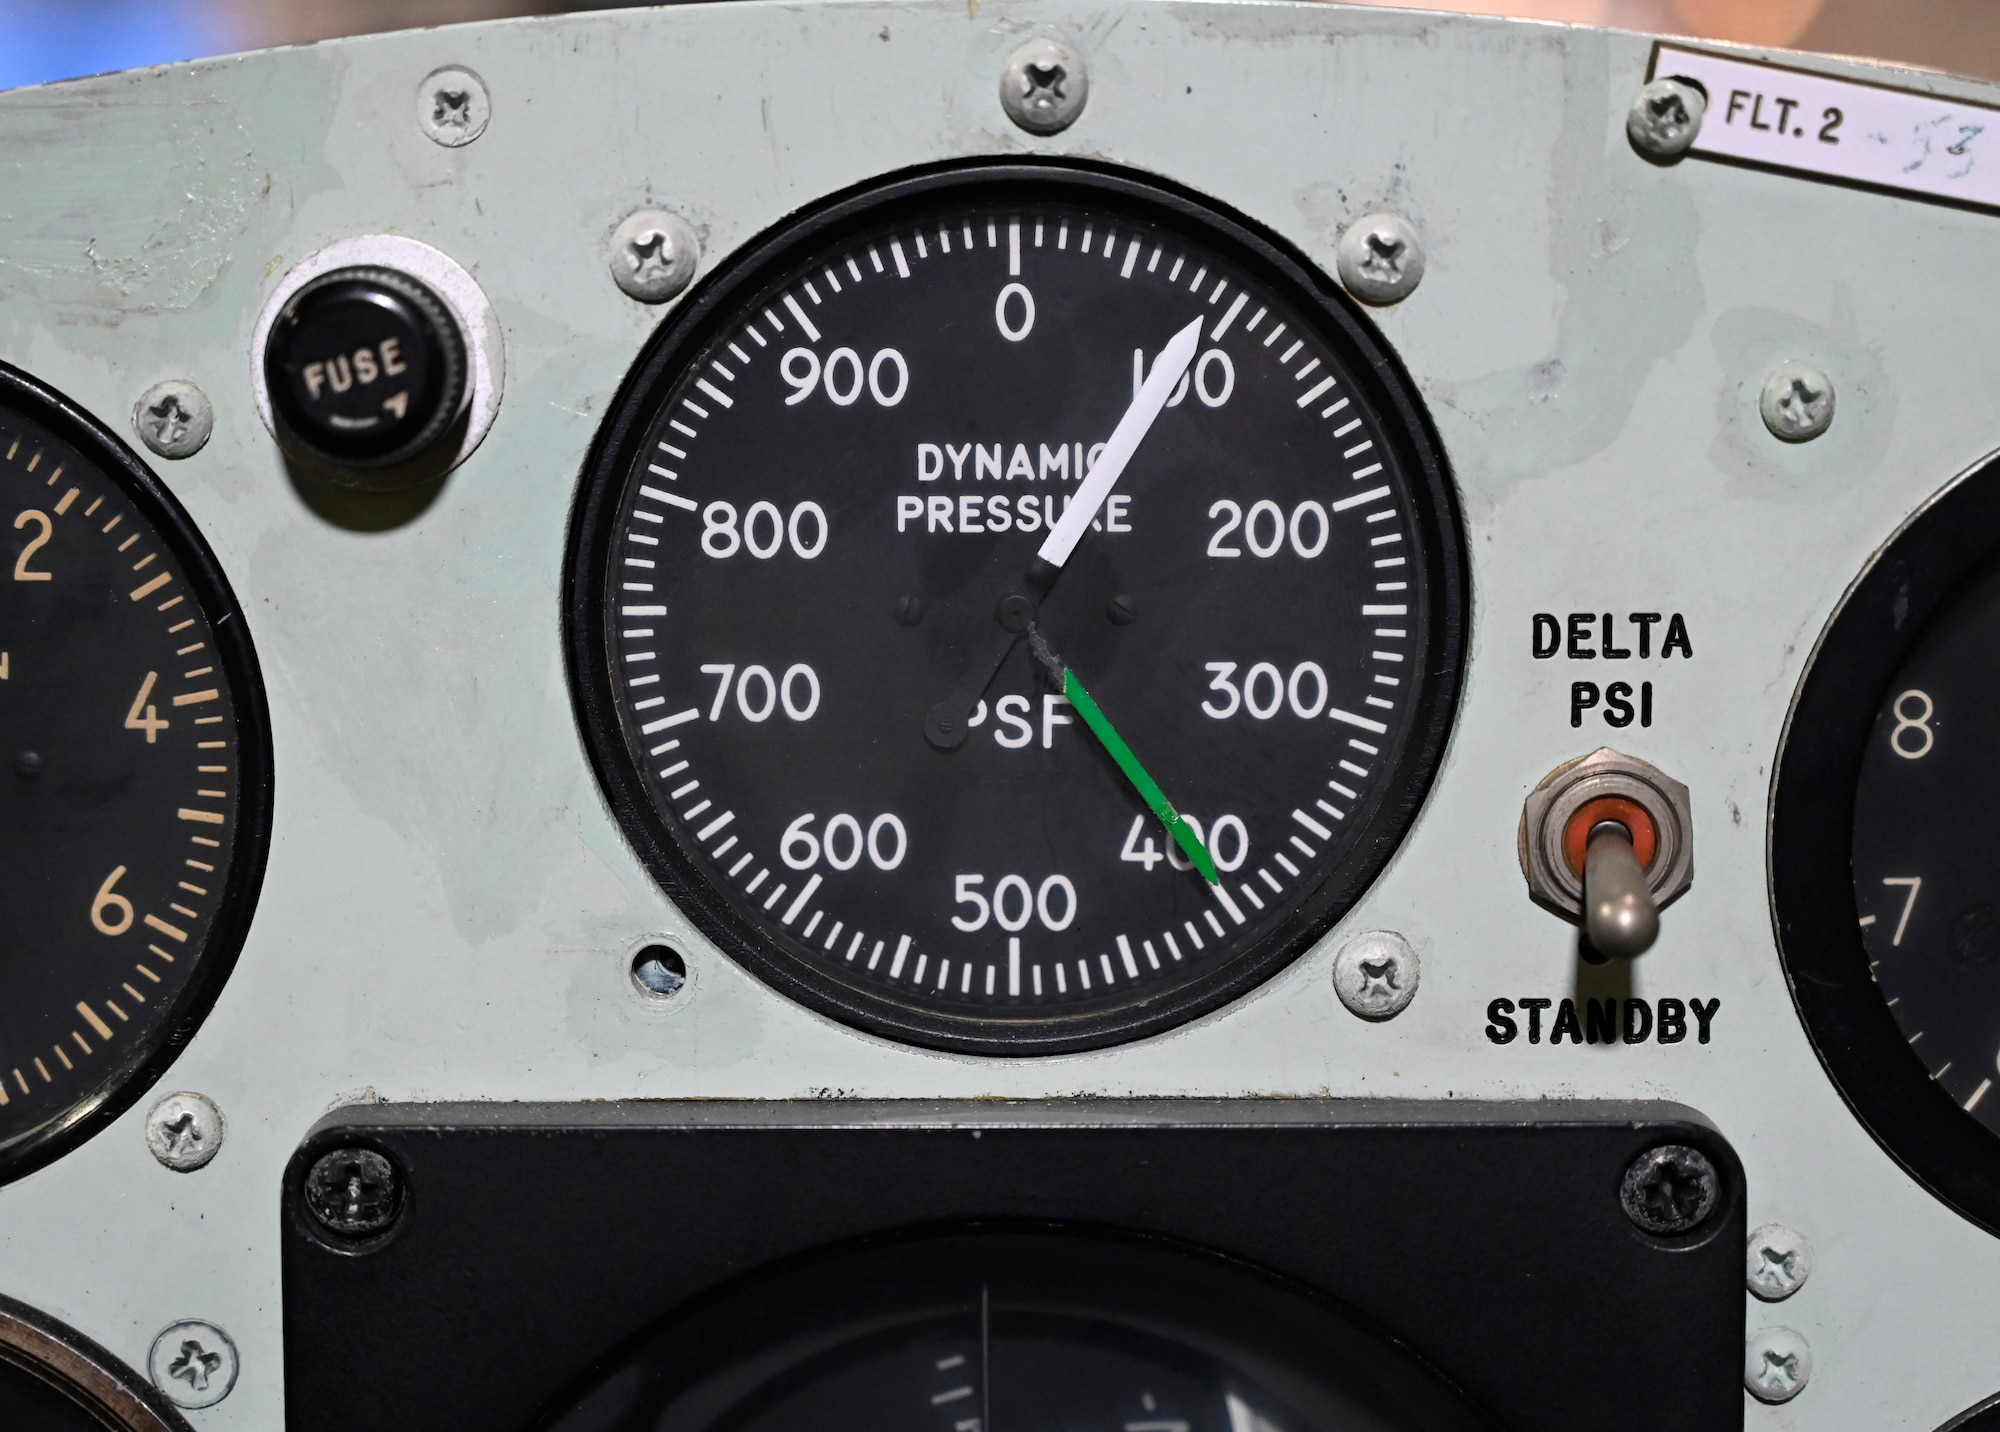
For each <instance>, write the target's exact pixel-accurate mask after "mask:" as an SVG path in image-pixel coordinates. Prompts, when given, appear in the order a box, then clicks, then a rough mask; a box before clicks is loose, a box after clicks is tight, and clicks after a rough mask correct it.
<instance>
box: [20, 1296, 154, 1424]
mask: <svg viewBox="0 0 2000 1432" xmlns="http://www.w3.org/2000/svg"><path fill="white" fill-rule="evenodd" d="M0 1365H4V1366H6V1367H8V1368H11V1369H13V1370H14V1371H16V1372H18V1373H20V1374H21V1375H23V1376H25V1377H31V1378H33V1379H35V1380H36V1381H38V1382H40V1383H42V1384H43V1385H44V1386H46V1387H48V1388H49V1389H50V1390H51V1391H53V1392H55V1393H57V1394H58V1395H59V1396H62V1397H66V1398H68V1399H69V1400H70V1401H71V1402H73V1403H74V1404H76V1406H77V1408H78V1410H79V1411H81V1412H83V1413H84V1414H85V1415H86V1416H88V1417H89V1418H90V1419H91V1420H92V1421H94V1422H97V1423H99V1424H100V1425H102V1426H104V1427H106V1428H113V1427H115V1428H118V1429H121V1430H122V1432H189V1429H188V1424H187V1419H185V1418H184V1417H182V1416H181V1415H180V1413H179V1411H177V1410H176V1409H175V1408H174V1406H173V1404H172V1403H171V1402H169V1401H168V1400H167V1398H166V1397H165V1396H164V1395H162V1394H161V1393H160V1392H159V1391H158V1390H157V1389H155V1388H154V1387H153V1386H152V1385H151V1384H150V1383H148V1382H147V1381H146V1380H145V1378H143V1377H141V1376H140V1375H139V1374H138V1373H136V1372H134V1371H133V1370H132V1369H131V1368H129V1367H127V1366H126V1365H125V1364H124V1363H123V1362H121V1361H119V1360H118V1359H117V1358H116V1357H113V1356H112V1355H111V1354H110V1353H109V1352H107V1351H105V1350H104V1348H102V1347H100V1346H99V1345H98V1344H97V1343H95V1342H93V1341H91V1339H89V1338H87V1337H85V1336H84V1335H83V1334H82V1333H80V1332H78V1331H77V1330H76V1329H75V1328H73V1327H70V1326H69V1325H68V1324H66V1323H62V1322H58V1321H57V1320H56V1319H54V1318H52V1317H50V1316H49V1315H48V1314H47V1313H44V1312H41V1311H39V1310H37V1309H35V1308H31V1307H29V1306H28V1305H27V1304H26V1303H21V1302H16V1301H15V1300H14V1299H12V1298H9V1297H7V1296H6V1295H5V1294H0Z"/></svg>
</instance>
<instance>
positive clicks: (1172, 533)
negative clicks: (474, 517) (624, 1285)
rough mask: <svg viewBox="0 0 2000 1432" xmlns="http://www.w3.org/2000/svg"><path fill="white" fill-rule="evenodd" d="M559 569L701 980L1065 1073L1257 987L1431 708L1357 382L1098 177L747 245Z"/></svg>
mask: <svg viewBox="0 0 2000 1432" xmlns="http://www.w3.org/2000/svg"><path fill="white" fill-rule="evenodd" d="M1176 372H1178V373H1179V377H1178V378H1175V377H1174V374H1175V373H1176ZM1106 479H1109V484H1108V487H1107V486H1106ZM1071 512H1074V513H1075V514H1076V516H1075V517H1074V518H1073V519H1072V520H1071V522H1070V523H1069V524H1065V523H1064V517H1065V514H1066V513H1071ZM1086 518H1088V521H1086V520H1085V519H1086ZM577 541H578V549H577V551H576V553H575V558H574V560H573V563H572V608H571V614H572V632H571V636H572V642H573V645H572V654H573V659H574V662H575V666H576V669H577V673H578V680H579V686H580V692H579V695H580V705H581V708H582V713H583V719H584V722H585V726H586V730H587V733H588V735H589V737H590V739H591V742H592V745H593V753H594V755H595V757H596V760H597V764H598V768H599V771H600V774H601V775H602V776H603V778H604V779H605V781H606V782H607V785H608V786H609V787H610V790H611V792H612V795H613V799H614V804H615V805H616V806H617V808H618V810H619V812H620V814H621V816H622V817H623V818H624V820H625V824H626V828H627V830H628V832H629V833H630V834H631V835H632V837H633V838H634V840H635V843H636V844H637V845H638V846H639V848H640V850H641V851H642V852H643V853H644V854H646V855H647V856H648V857H649V859H650V861H651V863H652V865H653V868H654V870H655V872H656V873H657V874H658V875H659V876H660V878H661V879H662V881H663V883H665V885H666V886H667V888H668V890H669V892H670V893H672V894H674V895H676V896H678V897H680V898H681V899H682V902H683V905H684V907H686V908H689V909H690V910H691V912H692V913H693V914H694V915H695V916H696V918H697V919H698V920H700V921H701V922H702V923H703V925H704V926H705V928H706V929H707V930H708V932H709V933H710V934H711V935H712V936H713V937H715V938H716V939H717V940H718V942H719V943H721V944H722V945H723V947H724V948H725V949H726V950H728V951H729V952H730V953H732V954H734V955H735V956H737V957H738V958H739V959H742V960H743V961H745V962H746V963H748V964H749V965H751V967H752V968H754V969H756V970H757V971H759V972H760V973H762V974H763V975H764V976H765V977H766V978H768V979H770V980H772V981H773V982H774V983H776V984H778V985H779V986H780V987H781V988H783V989H786V990H787V991H789V992H791V993H793V994H795V995H797V996H798V997H801V998H803V999H806V1000H807V1001H808V1002H810V1003H813V1004H815V1005H817V1006H818V1007H820V1008H822V1009H825V1010H828V1011H829V1012H832V1013H834V1014H836V1015H837V1016H839V1017H841V1018H845V1019H848V1020H851V1021H853V1022H857V1023H860V1024H863V1025H864V1026H867V1027H870V1028H874V1029H877V1030H879V1031H881V1032H884V1033H888V1034H890V1035H892V1036H894V1037H898V1038H904V1039H910V1040H914V1041H917V1042H922V1043H929V1044H935V1045H942V1046H946V1047H955V1048H963V1049H971V1050H977V1051H982V1052H996V1053H1035V1052H1048V1051H1053V1050H1060V1049H1066V1048H1078V1047H1086V1046H1089V1045H1094V1044H1102V1043H1108V1042H1111V1041H1113V1040H1117V1039H1123V1038H1130V1037H1133V1036H1134V1035H1137V1034H1141V1033H1145V1032H1148V1031H1150V1030H1153V1029H1157V1028H1160V1027H1163V1026H1165V1025H1168V1024H1171V1023H1174V1022H1177V1021H1179V1020H1182V1019H1185V1018H1188V1017H1189V1016H1191V1015H1193V1014H1195V1013H1198V1012H1200V1011H1202V1010H1204V1009H1207V1008H1211V1007H1213V1006H1214V1005H1216V1004H1217V1003H1220V1002H1221V1001H1222V1000H1224V999H1226V998H1229V997H1230V996H1232V995H1233V994H1236V993H1239V992H1241V991H1242V990H1244V989H1246V988H1248V987H1249V986H1250V985H1252V984H1254V983H1255V982H1256V981H1258V980H1260V979H1262V978H1264V977H1265V976H1266V975H1268V974H1269V973H1271V972H1272V971H1273V970H1274V969H1276V968H1278V967H1279V966H1281V965H1282V964H1283V963H1284V962H1285V961H1287V960H1289V959H1290V958H1292V957H1293V956H1294V955H1296V954H1297V953H1299V952H1300V951H1301V950H1302V949H1303V948H1304V947H1305V946H1306V945H1307V944H1309V943H1310V942H1311V940H1313V939H1314V938H1315V937H1316V936H1317V935H1319V934H1320V933H1323V932H1324V931H1325V929H1326V928H1327V926H1328V925H1329V924H1330V923H1331V922H1332V921H1333V920H1334V919H1336V918H1337V917H1338V916H1339V914H1340V913H1341V912H1342V911H1343V910H1344V909H1346V908H1347V907H1348V906H1349V905H1350V904H1352V902H1353V901H1354V900H1355V899H1356V898H1357V897H1358V895H1359V893H1360V892H1361V890H1362V889H1363V888H1364V887H1365V885H1366V883H1367V882H1368V881H1369V880H1370V879H1371V878H1372V877H1373V876H1374V874H1375V873H1376V872H1377V871H1378V870H1379V869H1380V867H1381V865H1382V863H1383V862H1384V861H1385V860H1386V859H1387V857H1388V855H1389V854H1390V852H1391V851H1392V849H1393V847H1394V844H1395V842H1396V840H1397V839H1398V837H1399V836H1400V835H1401V833H1402V832H1403V830H1404V829H1405V828H1406V827H1407V824H1408V822H1409V821H1410V820H1411V818H1412V817H1413V814H1414V811H1415V808H1416V805H1417V802H1418V801H1419V800H1420V799H1421V797H1422V794H1423V791H1424V790H1425V788H1426V786H1427V784H1428V781H1429V778H1430V775H1431V773H1432V771H1433V769H1434V766H1435V762H1436V760H1437V758H1438V755H1439V752H1440V750H1441V747H1442V742H1443V738H1444V734H1445V730H1446V727H1447V724H1448V721H1449V716H1450V712H1451V708H1452V704H1453V701H1454V698H1455V691H1456V674H1457V665H1458V661H1459V654H1460V635H1461V628H1462V618H1463V604H1464V586H1463V576H1462V570H1461V558H1460V547H1459V537H1458V529H1457V525H1456V517H1455V515H1454V512H1453V510H1452V505H1451V497H1450V493H1449V489H1448V484H1447V482H1446V479H1445V477H1444V474H1443V470H1442V466H1441V463H1440V460H1439V457H1438V454H1437V450H1436V447H1435V444H1434V442H1433V441H1432V439H1431V438H1430V437H1429V435H1428V429H1427V427H1426V425H1425V423H1424V420H1423V418H1422V416H1421V414H1420V412H1419V410H1418V408H1417V406H1416V404H1415V401H1414V399H1413V398H1412V397H1411V396H1410V394H1409V392H1408V389H1407V387H1406V385H1405V384H1404V382H1403V380H1401V378H1400V377H1399V376H1398V374H1397V371H1396V369H1395V366H1394V364H1393V363H1392V362H1391V361H1390V360H1389V359H1388V357H1387V356H1386V354H1385V353H1384V352H1383V351H1382V350H1381V348H1380V347H1379V345H1378V344H1377V343H1376V341H1375V340H1374V339H1373V338H1372V337H1371V336H1370V334H1369V332H1368V330H1367V329H1366V328H1365V326H1364V325H1363V324H1361V323H1360V322H1358V321H1357V320H1356V319H1355V317H1354V316H1353V315H1352V314H1351V313H1350V311H1349V309H1348V308H1347V306H1346V304H1345V302H1344V301H1343V300H1341V299H1339V298H1337V297H1335V296H1333V295H1332V294H1331V293H1330V291H1329V289H1328V287H1327V285H1326V284H1325V282H1324V281H1323V280H1321V279H1320V278H1319V277H1318V276H1317V275H1315V274H1313V273H1312V272H1311V271H1309V270H1308V269H1307V268H1306V267H1305V266H1304V265H1303V264H1301V263H1300V262H1299V261H1298V260H1297V259H1295V258H1293V257H1291V256H1290V255H1288V254H1287V253H1285V252H1284V251H1283V250H1281V249H1280V248H1279V247H1278V246H1277V245H1276V244H1275V243H1273V242H1272V241H1270V240H1268V239H1266V238H1264V237H1262V236H1260V235H1258V234H1256V233H1254V232H1252V231H1251V230H1249V229H1248V228H1247V227H1246V226H1244V225H1243V224H1242V223H1241V222H1240V221H1238V220H1234V219H1231V218H1229V217H1227V216H1224V215H1222V214H1220V213H1217V212H1214V211H1212V210H1210V209H1208V208H1207V207H1205V206H1203V205H1200V204H1198V203H1196V202H1194V201H1191V200H1189V199H1187V198H1185V197H1182V196H1180V195H1177V194H1172V193H1168V192H1166V191H1163V190H1161V189H1158V188H1156V187H1154V186H1151V185H1149V184H1143V183H1140V182H1138V181H1135V180H1133V179H1130V178H1127V177H1122V176H1115V175H1110V174H1105V173H1099V172H1094V171H1079V170H1075V169H1069V168H1053V167H1046V168H1045V167H1035V168H1027V167H1023V166H1010V167H1005V168H1000V167H993V168H984V169H973V170H964V169H961V170H957V171H952V172H947V173H934V174H930V175H925V176H922V177H918V178H911V179H904V180H900V181H895V182H891V183H887V184H884V185H881V186H878V187H876V188H875V189H873V190H871V191H869V192H866V193H863V194H860V195H858V196H852V197H849V198H847V199H845V200H843V201H841V202H839V203H836V204H834V205H832V206H830V207H829V208H827V209H825V210H823V211H821V212H819V213H818V214H815V215H812V216H809V217H808V218H805V219H802V220H800V221H797V222H796V223H795V224H793V225H791V226H789V227H788V228H787V229H786V230H784V231H783V232H781V233H779V234H778V235H776V236H774V237H772V238H769V239H767V240H765V241H763V242H762V243H761V244H759V245H757V246H754V247H753V250H752V251H751V253H750V254H749V255H748V256H747V257H745V258H744V259H742V260H741V261H739V262H738V263H737V264H736V265H735V267H734V268H732V269H731V270H730V271H728V272H727V273H726V274H724V275H722V276H721V277H720V278H719V279H718V280H717V281H715V282H714V283H712V284H711V286H710V287H709V288H708V289H707V290H705V291H704V292H703V294H702V295H701V296H700V297H699V298H698V299H697V300H696V301H695V302H693V303H692V304H690V305H689V307H688V308H687V309H685V310H684V311H683V312H682V313H681V314H679V315H678V316H677V318H676V320H675V322H674V323H673V324H671V325H670V326H669V329H668V330H667V331H666V332H665V333H663V334H662V335H661V337H660V339H659V340H658V341H657V342H656V345H655V347H654V348H653V350H652V351H651V352H650V353H649V355H648V357H647V359H646V360H645V361H644V362H643V363H642V364H641V366H640V368H639V370H638V371H637V372H636V373H635V375H634V378H633V380H632V382H631V383H630V384H629V385H628V391H627V393H626V394H625V395H624V397H623V399H622V401H621V405H620V408H619V410H618V412H617V413H616V414H615V415H614V418H613V419H612V421H611V423H610V424H608V426H607V429H606V432H605V435H604V437H603V438H602V439H601V440H600V444H599V449H598V451H597V453H596V454H595V456H594V458H593V463H592V467H591V470H590V472H589V474H588V477H587V482H586V489H585V492H584V494H583V499H582V505H581V510H580V514H579V522H578V525H577ZM1177 815H1178V819H1176V817H1177ZM1169 820H1175V821H1176V824H1175V828H1174V829H1173V831H1172V833H1170V827H1169V824H1168V822H1169ZM1211 874H1212V875H1213V877H1214V878H1213V879H1210V878H1208V877H1209V876H1210V875H1211Z"/></svg>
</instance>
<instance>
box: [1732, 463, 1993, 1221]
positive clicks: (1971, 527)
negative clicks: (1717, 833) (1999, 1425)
mask: <svg viewBox="0 0 2000 1432" xmlns="http://www.w3.org/2000/svg"><path fill="white" fill-rule="evenodd" d="M1996 673H2000V469H1996V466H1995V464H1993V463H1991V462H1989V463H1988V464H1986V465H1985V466H1983V467H1981V468H1979V469H1977V470H1975V471H1974V472H1972V473H1971V474H1969V475H1967V476H1966V477H1965V478H1963V479H1962V480H1960V481H1959V482H1958V483H1956V484H1955V485H1953V486H1952V487H1951V488H1949V489H1947V490H1946V492H1945V493H1944V494H1943V495H1942V496H1940V497H1939V498H1938V499H1937V500H1936V501H1935V502H1933V503H1931V504H1930V505H1929V506H1928V507H1926V508H1925V509H1924V510H1923V511H1922V512H1920V513H1919V514H1917V516H1916V517H1914V518H1912V519H1911V521H1910V522H1909V524H1908V525H1907V526H1906V527H1904V529H1903V530H1902V532H1900V533H1899V534H1897V536H1896V538H1895V539H1894V540H1893V541H1892V542H1890V543H1889V544H1888V546H1887V547H1886V548H1885V549H1884V550H1883V551H1882V553H1881V554H1880V555H1879V556H1878V557H1877V558H1876V559H1875V561H1874V562H1873V564H1872V565H1871V566H1870V568H1869V570H1868V571H1867V572H1866V573H1864V574H1863V575H1862V577H1861V578H1860V580H1859V581H1857V582H1856V583H1855V585H1854V588H1853V590H1851V591H1850V592H1849V593H1848V595H1847V598H1846V600H1845V601H1844V602H1843V603H1842V606H1841V609H1840V612H1839V614H1838V616H1836V617H1835V619H1834V621H1833V623H1832V625H1831V626H1829V627H1828V628H1827V631H1826V635H1825V636H1824V637H1822V638H1821V641H1820V647H1819V650H1818V651H1817V652H1816V653H1815V654H1814V657H1813V663H1812V667H1811V669H1810V671H1809V672H1808V674H1807V677H1806V680H1805V683H1804V685H1803V686H1802V687H1801V688H1800V692H1799V698H1798V704H1797V706H1796V708H1795V709H1794V711H1793V714H1792V718H1791V722H1790V724H1789V728H1788V730H1787V733H1786V739H1785V748H1784V752H1783V755H1782V757H1781V759H1780V763H1779V767H1778V782H1777V790H1776V797H1775V801H1774V806H1773V819H1772V836H1771V859H1772V892H1773V904H1774V907H1775V909H1776V911H1777V916H1778V933H1779V938H1780V942H1781V945H1782V947H1783V951H1784V955H1785V962H1786V966H1787V968H1788V970H1789V971H1790V974H1791V977H1792V992H1793V996H1794V998H1796V999H1797V1001H1798V1005H1799V1010H1800V1012H1801V1013H1802V1014H1803V1015H1804V1017H1805V1020H1806V1025H1807V1028H1808V1029H1809V1030H1810V1031H1811V1033H1812V1036H1813V1041H1814V1044H1815V1045H1816V1046H1817V1047H1818V1049H1819V1053H1820V1057H1821V1058H1822V1059H1823V1060H1824V1061H1825V1063H1826V1066H1827V1069H1828V1071H1829V1072H1830V1073H1831V1074H1832V1075H1833V1077H1834V1080H1835V1082H1836V1083H1838V1084H1839V1086H1840V1089H1841V1092H1842V1093H1843V1094H1844V1095H1846V1097H1847V1100H1848V1102H1849V1103H1850V1104H1852V1105H1853V1107H1854V1109H1855V1112H1856V1113H1858V1114H1859V1115H1860V1116H1861V1118H1862V1120H1863V1121H1864V1122H1865V1123H1866V1124H1867V1125H1868V1127H1869V1129H1870V1131H1871V1132H1873V1133H1874V1135H1875V1136H1876V1138H1878V1139H1879V1140H1881V1142H1882V1143H1883V1144H1884V1146H1885V1147H1887V1148H1888V1149H1889V1150H1890V1152H1891V1153H1893V1154H1894V1155H1895V1156H1896V1157H1897V1158H1898V1159H1899V1160H1901V1161H1902V1163H1903V1164H1904V1165H1905V1166H1906V1167H1907V1168H1909V1169H1910V1171H1911V1172H1912V1173H1914V1174H1915V1175H1916V1176H1917V1177H1918V1178H1919V1179H1921V1180H1923V1181H1924V1182H1925V1183H1926V1184H1928V1185H1929V1186H1930V1187H1931V1188H1932V1189H1933V1190H1934V1191H1935V1192H1936V1193H1938V1194H1939V1195H1940V1196H1941V1197H1943V1198H1945V1199H1946V1200H1947V1201H1949V1202H1951V1203H1952V1204H1954V1205H1956V1206H1957V1207H1958V1208H1959V1209H1960V1210H1961V1211H1962V1212H1964V1213H1966V1214H1968V1215H1969V1216H1971V1217H1972V1218H1975V1219H1977V1220H1979V1221H1980V1222H1982V1223H1984V1224H1985V1225H1986V1226H1987V1227H1988V1228H1989V1229H1992V1230H1993V1231H1994V1232H1996V1233H2000V839H1996V837H1995V835H1994V831H1993V821H1992V817H1991V811H1992V809H1993V806H1994V804H1995V802H2000V734H1996V731H1995V726H1994V721H1993V715H1994V710H1995V707H1996V705H2000V674H1996Z"/></svg>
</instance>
